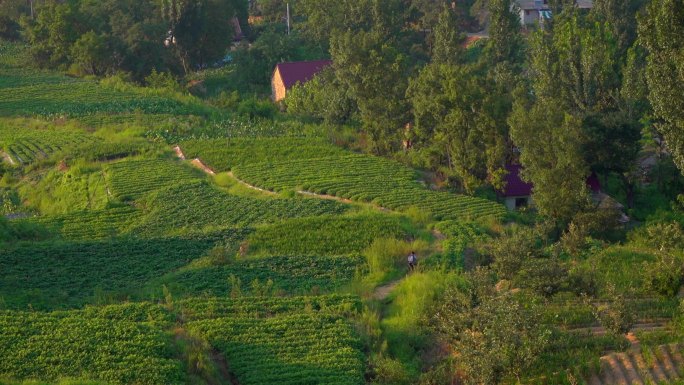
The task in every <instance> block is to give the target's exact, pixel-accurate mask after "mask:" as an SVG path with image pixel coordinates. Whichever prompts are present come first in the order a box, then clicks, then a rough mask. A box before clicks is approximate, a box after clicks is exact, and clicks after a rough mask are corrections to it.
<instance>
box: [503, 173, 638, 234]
mask: <svg viewBox="0 0 684 385" xmlns="http://www.w3.org/2000/svg"><path fill="white" fill-rule="evenodd" d="M522 169H523V168H522V166H520V165H517V164H509V165H507V166H506V171H508V174H507V175H506V178H505V179H504V181H505V183H506V187H505V188H504V189H503V190H502V191H499V192H498V194H499V197H500V198H501V199H502V200H503V201H504V204H505V205H506V208H507V209H508V210H510V211H514V210H519V209H521V208H525V207H532V206H534V202H533V201H532V189H533V188H534V185H532V183H529V182H525V181H524V180H522V178H521V177H520V173H521V171H522ZM587 188H588V189H589V191H590V192H591V198H592V201H593V202H594V205H595V207H596V208H597V209H605V210H609V209H611V210H618V211H619V212H620V213H621V218H620V221H621V222H628V221H629V218H628V217H627V216H626V215H625V214H624V213H623V210H624V206H623V205H622V204H620V203H619V202H618V201H616V200H615V199H613V198H612V197H611V196H609V195H608V194H606V193H604V192H603V191H601V182H600V181H599V179H598V176H597V175H596V174H594V173H592V174H591V175H590V176H589V178H587Z"/></svg>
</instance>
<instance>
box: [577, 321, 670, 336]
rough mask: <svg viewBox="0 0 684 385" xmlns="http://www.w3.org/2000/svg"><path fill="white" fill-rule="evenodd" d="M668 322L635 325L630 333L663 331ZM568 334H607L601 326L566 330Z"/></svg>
mask: <svg viewBox="0 0 684 385" xmlns="http://www.w3.org/2000/svg"><path fill="white" fill-rule="evenodd" d="M668 321H669V320H658V321H656V322H642V323H637V324H635V325H634V326H632V329H631V331H630V333H635V332H650V331H657V330H663V329H665V328H666V327H667V322H668ZM568 332H571V333H591V334H593V335H597V336H601V335H604V334H606V333H607V331H606V329H605V328H604V327H603V326H590V327H585V328H577V329H568ZM635 338H636V337H635Z"/></svg>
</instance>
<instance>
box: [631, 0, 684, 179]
mask: <svg viewBox="0 0 684 385" xmlns="http://www.w3.org/2000/svg"><path fill="white" fill-rule="evenodd" d="M639 39H640V41H641V42H642V44H643V45H644V47H645V48H646V49H647V50H648V52H649V55H648V65H647V80H648V85H649V89H650V93H649V100H650V102H651V105H652V106H653V109H654V112H655V117H656V118H658V119H659V121H658V123H657V125H656V127H657V129H658V131H659V132H660V133H662V135H663V136H664V138H665V141H666V142H667V147H668V149H669V151H670V152H671V153H672V157H673V158H674V160H675V163H676V164H677V166H678V167H679V169H680V170H681V171H682V172H684V92H682V89H684V1H682V0H662V1H652V2H651V3H650V5H649V6H648V7H647V13H646V14H645V15H643V16H642V17H641V18H640V19H639Z"/></svg>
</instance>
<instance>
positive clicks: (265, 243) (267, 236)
mask: <svg viewBox="0 0 684 385" xmlns="http://www.w3.org/2000/svg"><path fill="white" fill-rule="evenodd" d="M406 236H407V231H406V230H405V228H404V227H403V226H402V222H401V218H399V217H397V216H389V215H379V214H373V215H369V214H366V215H359V216H344V217H329V216H323V217H317V218H298V219H291V220H287V221H284V222H280V223H276V224H273V225H270V226H265V227H261V228H258V229H257V231H256V232H255V233H254V234H252V235H251V236H250V237H249V239H248V247H249V252H250V254H253V255H279V254H286V255H340V254H352V253H360V252H362V251H363V250H364V249H365V248H367V247H368V246H369V245H370V244H371V243H372V242H373V240H375V239H376V238H397V239H403V238H405V237H406Z"/></svg>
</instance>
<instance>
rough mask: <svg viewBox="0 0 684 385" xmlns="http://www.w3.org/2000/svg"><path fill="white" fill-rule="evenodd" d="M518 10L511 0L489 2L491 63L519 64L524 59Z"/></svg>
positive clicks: (489, 52) (489, 51) (489, 49)
mask: <svg viewBox="0 0 684 385" xmlns="http://www.w3.org/2000/svg"><path fill="white" fill-rule="evenodd" d="M518 9H519V7H518V5H517V3H515V2H514V1H513V0H489V3H488V10H489V15H490V23H489V42H488V54H489V57H490V60H491V62H492V63H501V62H509V63H519V62H521V61H522V60H523V58H524V56H523V54H524V49H523V38H522V35H521V33H520V16H519V13H518V12H517V10H518Z"/></svg>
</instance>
